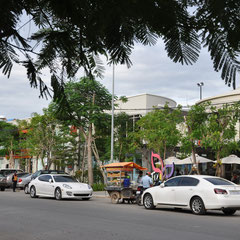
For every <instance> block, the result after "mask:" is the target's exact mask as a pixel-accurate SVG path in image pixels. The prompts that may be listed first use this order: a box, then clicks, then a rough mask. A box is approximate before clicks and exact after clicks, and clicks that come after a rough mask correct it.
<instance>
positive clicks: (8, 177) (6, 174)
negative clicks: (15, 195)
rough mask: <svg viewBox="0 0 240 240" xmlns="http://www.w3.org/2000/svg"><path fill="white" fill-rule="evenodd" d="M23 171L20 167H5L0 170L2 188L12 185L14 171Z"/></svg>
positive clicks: (2, 189) (0, 187) (0, 185)
mask: <svg viewBox="0 0 240 240" xmlns="http://www.w3.org/2000/svg"><path fill="white" fill-rule="evenodd" d="M15 172H17V173H21V172H23V171H22V170H20V169H12V168H5V169H1V170H0V189H1V191H4V190H5V189H6V188H10V187H12V175H13V173H15Z"/></svg>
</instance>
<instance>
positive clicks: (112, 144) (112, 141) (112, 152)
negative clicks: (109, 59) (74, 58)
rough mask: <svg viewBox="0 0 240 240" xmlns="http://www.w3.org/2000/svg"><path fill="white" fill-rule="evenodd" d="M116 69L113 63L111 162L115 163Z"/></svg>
mask: <svg viewBox="0 0 240 240" xmlns="http://www.w3.org/2000/svg"><path fill="white" fill-rule="evenodd" d="M114 74H115V67H114V63H113V77H112V124H111V159H110V160H111V162H113V157H114V80H115V79H114V78H115V76H114Z"/></svg>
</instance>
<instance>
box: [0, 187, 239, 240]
mask: <svg viewBox="0 0 240 240" xmlns="http://www.w3.org/2000/svg"><path fill="white" fill-rule="evenodd" d="M42 239H44V240H75V239H76V240H88V239H89V240H90V239H91V240H98V239H99V240H125V239H126V240H148V239H154V240H155V239H158V240H172V239H176V240H183V239H184V240H188V239H189V240H200V239H201V240H223V239H224V240H231V239H234V240H240V211H238V212H237V214H236V215H234V216H230V217H229V216H224V215H223V214H222V213H221V212H217V211H216V212H209V213H208V214H207V215H205V216H196V215H193V214H192V213H191V212H189V211H182V210H177V211H175V210H169V209H160V208H157V209H155V210H146V209H144V207H139V206H137V205H135V204H111V203H110V199H109V198H101V197H94V198H93V199H91V200H90V201H81V200H79V201H75V200H74V201H73V200H62V201H56V200H54V199H50V198H37V199H31V198H30V196H29V195H25V194H24V193H23V192H22V191H21V192H15V193H13V192H11V191H5V192H0V240H42Z"/></svg>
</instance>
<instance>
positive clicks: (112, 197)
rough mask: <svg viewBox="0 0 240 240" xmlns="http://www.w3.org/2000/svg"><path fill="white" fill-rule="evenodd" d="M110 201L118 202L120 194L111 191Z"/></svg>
mask: <svg viewBox="0 0 240 240" xmlns="http://www.w3.org/2000/svg"><path fill="white" fill-rule="evenodd" d="M110 196H111V202H112V203H118V202H119V199H120V194H119V193H118V192H112V193H111V195H110Z"/></svg>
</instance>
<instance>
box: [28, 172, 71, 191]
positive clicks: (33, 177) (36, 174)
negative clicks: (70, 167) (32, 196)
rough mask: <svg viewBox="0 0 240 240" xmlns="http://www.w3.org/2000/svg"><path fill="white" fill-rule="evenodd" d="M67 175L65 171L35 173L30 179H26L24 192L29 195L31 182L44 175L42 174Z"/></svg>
mask: <svg viewBox="0 0 240 240" xmlns="http://www.w3.org/2000/svg"><path fill="white" fill-rule="evenodd" d="M50 173H51V174H67V173H65V172H64V171H61V170H38V171H37V172H35V173H33V174H32V175H31V176H30V177H27V178H25V179H24V187H23V189H24V192H25V193H26V194H28V193H29V189H28V185H29V183H30V182H31V180H33V179H35V178H37V177H38V176H40V175H42V174H50Z"/></svg>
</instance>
